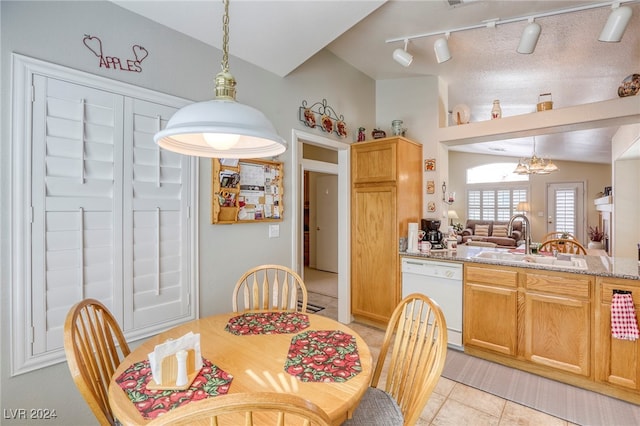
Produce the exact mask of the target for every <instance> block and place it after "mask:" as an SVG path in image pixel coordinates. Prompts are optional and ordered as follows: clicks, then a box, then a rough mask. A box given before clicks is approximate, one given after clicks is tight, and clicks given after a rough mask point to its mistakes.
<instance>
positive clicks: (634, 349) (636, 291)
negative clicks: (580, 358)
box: [595, 277, 640, 391]
mask: <svg viewBox="0 0 640 426" xmlns="http://www.w3.org/2000/svg"><path fill="white" fill-rule="evenodd" d="M598 280H599V285H598V292H597V294H596V324H597V327H596V330H595V370H596V372H595V373H596V381H598V382H602V383H607V384H610V385H614V386H615V387H616V388H622V389H632V390H635V391H638V390H640V340H636V341H631V340H620V339H614V338H613V337H611V300H612V299H613V290H623V291H630V292H631V297H632V298H633V300H634V302H635V309H636V313H638V312H640V288H639V283H638V281H630V280H623V279H615V278H604V277H603V278H598Z"/></svg>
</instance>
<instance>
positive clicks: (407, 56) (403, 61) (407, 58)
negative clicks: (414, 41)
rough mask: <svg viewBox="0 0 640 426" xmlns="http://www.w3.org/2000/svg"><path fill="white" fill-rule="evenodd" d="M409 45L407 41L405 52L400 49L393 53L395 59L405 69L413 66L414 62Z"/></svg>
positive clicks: (405, 42)
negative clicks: (408, 49) (408, 50)
mask: <svg viewBox="0 0 640 426" xmlns="http://www.w3.org/2000/svg"><path fill="white" fill-rule="evenodd" d="M408 44H409V40H408V39H405V40H404V50H403V49H400V48H398V49H396V50H394V51H393V59H394V60H395V61H396V62H397V63H399V64H400V65H402V66H403V67H408V66H409V65H411V62H413V55H412V54H411V53H409V52H407V45H408Z"/></svg>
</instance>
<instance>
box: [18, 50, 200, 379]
mask: <svg viewBox="0 0 640 426" xmlns="http://www.w3.org/2000/svg"><path fill="white" fill-rule="evenodd" d="M13 85H14V90H15V93H18V94H21V95H20V96H14V106H13V110H14V111H19V113H17V114H16V116H15V117H14V128H15V129H16V131H15V132H14V134H15V136H14V139H13V142H12V143H13V152H14V161H13V167H14V169H13V170H12V176H13V178H12V185H13V187H14V191H13V193H14V199H12V209H13V211H12V216H13V217H12V219H13V226H12V230H13V231H14V232H13V234H12V246H13V249H12V256H13V259H12V264H13V276H12V286H13V287H12V292H13V299H12V323H13V325H12V327H13V333H12V374H14V375H15V374H20V373H23V372H27V371H30V370H33V369H36V368H41V367H43V366H46V365H51V364H53V363H56V362H59V361H62V360H64V351H63V327H64V321H65V317H66V315H67V312H68V311H69V309H70V308H71V306H72V305H73V304H75V303H76V302H78V301H80V300H82V299H84V298H95V299H99V300H100V301H102V302H103V303H104V304H105V305H106V306H107V307H108V308H109V309H110V310H111V311H112V313H113V314H114V316H115V317H116V319H117V320H118V323H119V324H120V326H121V327H122V329H123V331H124V332H125V336H126V337H127V338H128V339H131V340H132V339H137V338H142V337H146V336H149V335H152V334H156V333H157V332H159V331H161V330H163V329H166V328H167V327H170V326H173V325H176V324H178V323H180V322H184V321H187V320H190V319H193V318H196V316H197V306H198V303H197V294H198V292H197V286H196V278H197V277H196V267H197V264H196V252H195V249H196V248H195V241H196V234H195V232H196V224H195V221H196V219H197V218H196V217H194V213H195V212H196V211H197V206H196V204H195V203H196V200H197V197H196V193H195V190H196V185H195V183H196V172H197V170H196V164H195V161H194V160H193V159H192V158H190V157H187V156H182V155H179V154H176V153H172V152H169V151H165V150H161V149H160V148H159V147H158V146H157V145H156V144H155V143H154V142H153V134H154V133H156V132H157V131H158V130H160V129H161V128H163V127H164V126H165V125H166V122H167V121H168V119H169V117H171V115H172V114H173V113H174V112H175V111H176V109H177V108H179V107H181V106H183V105H184V104H185V101H183V100H180V99H177V98H174V97H170V96H166V95H162V94H158V93H155V92H151V91H147V90H144V89H140V88H136V87H134V86H130V85H126V84H123V83H119V82H115V81H111V80H107V79H103V78H100V77H96V76H92V75H89V74H85V73H81V72H78V71H74V70H69V69H67V68H63V67H59V66H56V65H52V64H47V63H45V62H42V61H37V60H34V59H30V58H25V57H22V56H20V55H14V81H13Z"/></svg>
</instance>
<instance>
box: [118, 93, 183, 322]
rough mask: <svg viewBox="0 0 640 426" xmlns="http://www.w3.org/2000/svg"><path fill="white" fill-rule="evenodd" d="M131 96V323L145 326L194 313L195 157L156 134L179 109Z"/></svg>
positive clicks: (127, 211) (128, 219)
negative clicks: (192, 191)
mask: <svg viewBox="0 0 640 426" xmlns="http://www.w3.org/2000/svg"><path fill="white" fill-rule="evenodd" d="M129 101H130V102H127V108H126V112H125V114H126V116H127V117H130V119H127V120H126V121H127V125H130V126H131V131H125V134H126V135H130V137H131V141H130V142H125V145H126V146H127V147H128V148H127V152H126V153H125V164H126V166H125V168H126V169H125V175H126V176H128V177H127V179H125V184H124V191H125V194H126V195H125V207H124V209H125V226H124V229H125V241H124V243H125V253H127V254H126V255H125V262H126V265H125V292H126V293H125V295H126V297H125V302H124V303H125V312H126V313H127V314H126V316H125V327H126V329H127V330H129V329H133V330H136V329H139V328H141V327H153V326H158V325H159V324H162V323H164V324H166V322H167V321H179V320H184V317H185V316H189V315H190V309H189V304H190V299H189V298H190V292H189V288H190V285H189V281H190V277H189V271H190V268H189V257H188V253H189V229H190V226H189V223H190V222H189V221H190V218H189V214H188V213H189V193H190V190H189V170H190V169H189V157H187V156H184V155H180V154H176V153H174V152H170V151H167V150H164V149H161V148H160V147H159V146H158V145H157V144H156V143H155V142H154V141H153V135H154V134H155V133H156V132H157V131H159V130H161V129H163V128H164V127H165V125H166V123H167V121H168V119H169V118H170V117H171V116H172V115H173V113H174V112H175V111H176V109H175V108H170V107H167V106H164V105H159V104H154V103H151V102H146V101H142V100H138V99H131V100H129Z"/></svg>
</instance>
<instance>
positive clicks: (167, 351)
mask: <svg viewBox="0 0 640 426" xmlns="http://www.w3.org/2000/svg"><path fill="white" fill-rule="evenodd" d="M191 349H193V350H194V352H195V365H194V366H193V367H194V368H193V370H192V369H191V368H189V367H190V366H188V367H187V370H188V371H199V370H200V369H201V368H202V354H201V353H200V333H198V334H194V333H193V332H191V331H190V332H189V333H187V334H185V335H184V336H182V337H180V338H178V339H169V340H167V341H166V342H164V343H161V344H159V345H156V347H155V348H154V350H153V352H150V353H149V367H150V368H151V375H152V377H153V380H154V381H155V382H156V383H158V384H160V385H162V384H163V383H162V360H163V359H164V358H165V357H168V356H175V355H176V352H178V351H189V350H191Z"/></svg>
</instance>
